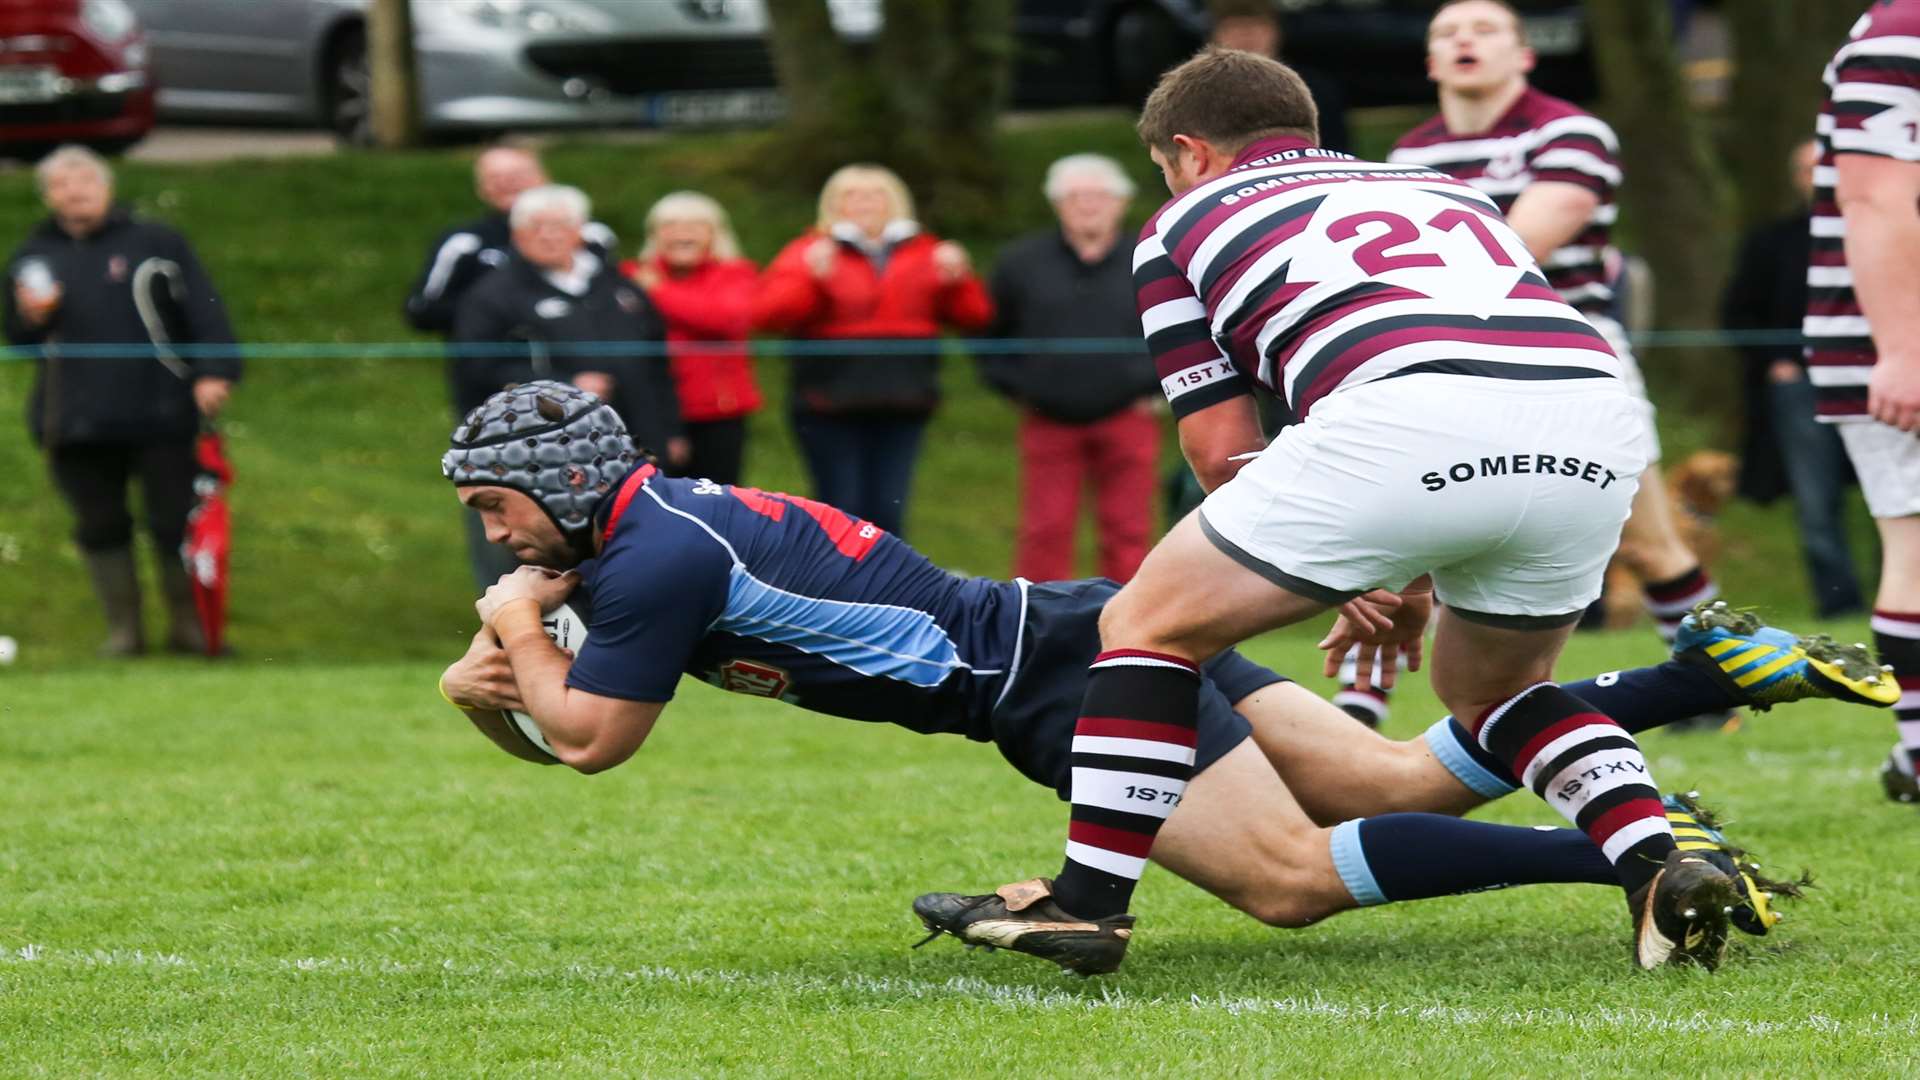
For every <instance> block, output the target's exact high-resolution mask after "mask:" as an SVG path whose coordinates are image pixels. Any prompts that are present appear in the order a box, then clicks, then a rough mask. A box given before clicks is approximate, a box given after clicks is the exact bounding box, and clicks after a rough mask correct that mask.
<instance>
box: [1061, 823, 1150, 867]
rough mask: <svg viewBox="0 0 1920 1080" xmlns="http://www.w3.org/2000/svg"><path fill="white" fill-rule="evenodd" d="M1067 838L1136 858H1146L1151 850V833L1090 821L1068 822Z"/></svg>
mask: <svg viewBox="0 0 1920 1080" xmlns="http://www.w3.org/2000/svg"><path fill="white" fill-rule="evenodd" d="M1067 839H1069V840H1071V841H1073V842H1074V843H1076V844H1085V845H1087V846H1088V847H1096V848H1099V849H1101V850H1102V851H1112V852H1115V853H1117V854H1121V855H1131V856H1133V857H1134V858H1136V859H1144V858H1146V857H1147V853H1148V852H1150V851H1152V850H1153V834H1152V833H1137V832H1133V831H1132V830H1129V829H1116V828H1114V827H1112V826H1110V825H1095V824H1094V823H1093V822H1091V821H1077V820H1076V821H1070V822H1068V823H1067Z"/></svg>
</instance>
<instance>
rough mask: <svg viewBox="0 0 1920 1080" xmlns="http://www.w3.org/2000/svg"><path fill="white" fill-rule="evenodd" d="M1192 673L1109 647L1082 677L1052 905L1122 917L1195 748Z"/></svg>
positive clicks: (1196, 675) (1195, 679) (1171, 660)
mask: <svg viewBox="0 0 1920 1080" xmlns="http://www.w3.org/2000/svg"><path fill="white" fill-rule="evenodd" d="M1199 690H1200V669H1199V668H1198V667H1196V666H1195V665H1194V664H1192V663H1190V662H1188V661H1186V660H1183V659H1181V658H1180V657H1177V656H1168V655H1165V654H1162V653H1152V652H1145V651H1143V650H1139V649H1116V650H1114V651H1112V652H1104V653H1101V654H1100V655H1099V656H1098V657H1096V658H1095V659H1094V661H1093V665H1092V667H1091V668H1090V669H1089V670H1088V675H1087V697H1086V702H1085V704H1084V705H1083V706H1082V708H1081V711H1080V719H1079V721H1078V722H1077V723H1075V724H1074V728H1073V758H1072V763H1073V817H1072V821H1071V822H1070V824H1069V825H1068V830H1067V859H1066V865H1065V866H1064V867H1062V868H1061V870H1060V876H1059V877H1058V878H1056V879H1054V883H1053V897H1054V901H1055V902H1056V903H1058V904H1059V905H1060V906H1061V907H1062V908H1063V909H1065V910H1067V911H1069V912H1071V913H1073V914H1074V915H1077V916H1079V917H1081V918H1084V919H1100V918H1105V917H1106V916H1108V915H1118V914H1121V913H1123V912H1125V911H1126V910H1127V905H1128V904H1129V903H1131V902H1132V900H1133V887H1134V886H1135V885H1136V884H1138V883H1139V880H1140V875H1141V874H1142V873H1143V872H1145V870H1146V868H1147V854H1148V852H1150V851H1151V850H1152V848H1153V838H1154V836H1155V835H1156V834H1158V833H1159V831H1160V826H1161V824H1162V823H1164V822H1165V821H1166V819H1167V815H1169V814H1171V813H1173V808H1174V807H1176V806H1178V805H1180V798H1181V796H1183V795H1184V794H1186V790H1187V780H1188V778H1189V777H1191V776H1192V775H1193V754H1194V745H1195V743H1196V742H1197V741H1198V730H1197V729H1198V727H1199V712H1200V694H1199Z"/></svg>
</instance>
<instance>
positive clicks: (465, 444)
mask: <svg viewBox="0 0 1920 1080" xmlns="http://www.w3.org/2000/svg"><path fill="white" fill-rule="evenodd" d="M639 460H640V454H639V452H638V451H637V450H636V449H635V448H634V445H633V439H632V438H631V437H630V436H628V435H627V425H626V424H625V423H623V422H621V420H620V416H619V414H617V413H615V412H614V411H613V407H612V406H611V405H608V404H607V403H606V402H604V401H601V400H600V399H599V398H598V397H595V396H594V395H592V394H589V393H587V392H586V391H584V390H581V389H579V388H577V387H573V386H569V385H567V384H566V383H563V382H556V381H554V380H552V379H541V380H539V381H537V382H530V383H521V384H519V385H516V386H509V387H507V388H506V389H505V390H501V391H500V392H498V393H496V394H494V395H493V396H492V397H490V398H488V399H487V400H486V401H485V402H483V403H481V405H480V407H479V408H477V409H474V410H473V411H472V412H470V413H468V414H467V416H466V419H464V420H462V421H461V422H460V426H459V427H456V428H454V429H453V445H452V447H451V448H450V449H449V450H448V451H447V452H446V454H445V456H443V457H441V459H440V472H441V474H442V475H444V476H445V477H446V478H447V479H449V480H451V481H453V483H454V486H455V487H478V486H483V485H484V486H489V487H504V488H512V489H514V490H515V491H519V492H522V493H524V494H525V495H527V496H528V497H529V498H531V499H533V501H534V502H536V503H539V504H540V508H541V509H543V510H545V511H546V512H547V516H548V517H551V518H552V519H553V521H554V524H556V525H558V526H560V531H561V532H562V533H563V534H565V535H567V536H568V537H569V538H574V537H577V536H578V534H580V533H581V532H583V531H584V530H585V529H586V528H587V525H588V523H589V522H590V521H591V520H592V517H593V508H594V506H595V504H597V503H598V502H599V501H600V499H601V497H602V496H604V495H605V494H606V493H607V492H609V491H611V490H613V485H614V483H615V482H616V481H618V480H619V479H620V478H621V477H622V476H625V475H626V473H627V470H629V469H631V468H633V466H634V464H635V463H636V462H638V461H639Z"/></svg>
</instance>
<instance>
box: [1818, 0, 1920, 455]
mask: <svg viewBox="0 0 1920 1080" xmlns="http://www.w3.org/2000/svg"><path fill="white" fill-rule="evenodd" d="M1848 37H1849V40H1848V41H1847V43H1846V44H1845V45H1844V46H1842V47H1841V49H1840V51H1839V53H1837V54H1836V55H1835V56H1834V58H1833V63H1831V64H1829V65H1827V71H1826V82H1827V103H1826V105H1825V107H1823V108H1822V109H1821V110H1820V121H1819V126H1818V128H1817V129H1816V136H1817V138H1818V141H1819V148H1820V162H1819V164H1818V165H1817V166H1815V168H1814V171H1813V221H1812V226H1811V228H1812V230H1813V237H1812V241H1813V244H1812V252H1811V256H1810V258H1809V259H1808V263H1807V317H1806V321H1805V322H1804V323H1803V324H1802V325H1801V331H1802V332H1803V333H1804V334H1805V335H1806V337H1807V377H1808V378H1809V379H1810V380H1811V381H1812V382H1813V385H1814V389H1815V392H1816V393H1817V394H1818V399H1817V402H1818V404H1817V408H1818V411H1819V414H1820V416H1821V417H1822V418H1823V419H1830V420H1852V419H1864V418H1866V416H1867V379H1868V377H1869V376H1870V374H1871V373H1872V371H1873V364H1874V360H1875V358H1876V355H1877V354H1876V353H1875V351H1874V347H1873V338H1872V336H1871V331H1870V329H1869V327H1868V325H1867V318H1866V315H1865V313H1864V312H1862V311H1861V309H1860V299H1859V297H1857V296H1855V295H1854V292H1853V271H1852V270H1851V269H1850V268H1849V267H1848V266H1847V248H1846V242H1847V222H1846V219H1845V218H1844V217H1842V216H1841V215H1840V204H1839V202H1838V201H1837V200H1836V199H1835V197H1834V183H1835V180H1836V179H1837V177H1838V170H1837V169H1836V168H1835V164H1834V162H1835V156H1836V155H1838V154H1868V155H1871V156H1874V157H1886V158H1893V159H1894V160H1896V161H1920V0H1893V2H1892V3H1881V4H1875V5H1874V6H1873V7H1872V8H1871V9H1869V11H1868V12H1867V14H1865V15H1862V16H1861V17H1860V21H1859V22H1857V23H1855V24H1854V27H1853V31H1852V33H1851V34H1849V35H1848Z"/></svg>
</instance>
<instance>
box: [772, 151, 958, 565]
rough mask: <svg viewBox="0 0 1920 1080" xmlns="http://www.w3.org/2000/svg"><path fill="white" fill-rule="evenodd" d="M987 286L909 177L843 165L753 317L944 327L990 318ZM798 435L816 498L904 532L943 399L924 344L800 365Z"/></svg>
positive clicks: (778, 325) (839, 327)
mask: <svg viewBox="0 0 1920 1080" xmlns="http://www.w3.org/2000/svg"><path fill="white" fill-rule="evenodd" d="M992 318H993V307H992V302H991V301H990V300H988V298H987V290H986V287H985V286H983V285H982V284H981V283H980V279H979V278H978V277H976V276H974V273H973V270H972V267H971V264H970V262H969V260H968V258H967V253H966V250H965V249H964V248H962V247H961V246H960V245H958V244H955V243H953V242H951V241H943V240H939V239H937V238H935V237H934V236H932V235H930V234H928V233H927V232H925V231H924V230H922V229H921V228H920V226H919V224H918V223H917V222H916V221H915V220H914V216H913V199H912V197H911V196H910V195H908V193H907V188H906V185H905V184H902V183H901V182H900V178H899V177H897V176H895V175H894V174H893V173H892V172H890V171H888V170H886V169H883V168H881V167H879V166H877V165H848V166H845V167H844V168H842V169H840V170H839V171H838V172H836V173H834V174H833V175H832V176H831V177H829V178H828V179H827V183H826V186H825V187H824V188H823V189H821V192H820V214H819V221H818V224H817V225H816V226H815V227H814V228H812V229H809V230H807V232H806V233H804V234H803V235H801V236H800V237H799V238H797V239H795V240H794V241H793V242H792V243H789V244H788V245H787V246H786V248H785V249H783V250H782V251H781V252H780V254H779V255H778V256H777V257H775V259H774V260H773V262H772V263H771V264H770V265H769V266H768V267H767V272H766V273H765V274H764V275H763V276H762V278H761V281H760V292H759V294H758V295H757V296H756V297H755V299H754V318H753V321H754V325H755V326H756V327H758V328H760V329H762V330H769V331H773V332H776V333H783V334H788V335H791V336H794V337H798V338H808V339H815V340H843V339H845V340H855V341H857V340H860V339H876V338H879V339H894V340H909V341H910V340H914V339H931V338H934V337H937V336H938V335H939V333H940V331H941V328H942V327H952V328H954V329H958V330H962V331H977V330H983V329H985V328H986V326H987V324H988V323H989V322H990V321H991V320H992ZM792 370H793V384H792V385H793V389H792V395H791V408H792V410H793V430H794V435H795V436H796V437H797V438H798V440H799V442H800V449H801V452H802V453H803V454H804V455H805V456H806V459H807V468H808V470H809V471H810V472H811V473H812V475H813V490H814V495H815V497H817V498H819V499H820V500H822V501H824V502H827V503H830V504H832V505H834V506H838V507H840V508H841V509H843V510H846V511H848V512H850V513H854V514H857V515H859V516H860V517H862V518H865V519H866V520H868V521H871V522H873V523H874V524H875V525H878V526H879V527H881V528H882V529H885V530H887V531H889V532H892V533H895V534H898V533H900V532H901V529H902V526H903V525H904V524H905V522H906V516H907V515H906V506H907V493H908V489H909V488H910V487H911V485H912V480H913V466H914V462H915V460H916V458H917V457H918V456H919V452H920V441H921V437H922V435H923V434H924V433H925V431H926V427H927V421H928V419H929V418H931V417H932V416H933V412H934V409H935V408H936V407H938V405H939V403H940V386H939V363H938V358H937V357H936V356H934V355H932V354H931V353H929V354H926V355H872V354H870V353H863V352H861V351H860V350H859V348H858V346H855V347H852V348H849V349H848V350H847V352H846V353H845V354H843V355H826V356H821V355H817V354H816V355H807V356H800V357H795V358H794V360H793V362H792Z"/></svg>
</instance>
